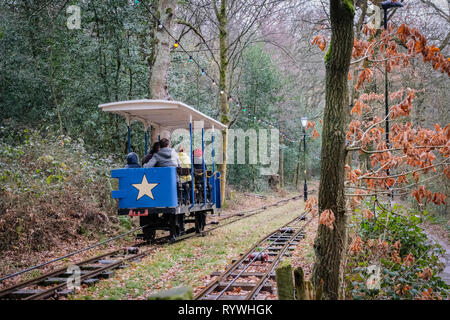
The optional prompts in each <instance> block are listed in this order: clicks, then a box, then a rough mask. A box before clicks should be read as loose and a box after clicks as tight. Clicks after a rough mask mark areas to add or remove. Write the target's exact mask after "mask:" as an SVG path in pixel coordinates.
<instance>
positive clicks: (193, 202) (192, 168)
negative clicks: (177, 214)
mask: <svg viewBox="0 0 450 320" xmlns="http://www.w3.org/2000/svg"><path fill="white" fill-rule="evenodd" d="M189 133H190V136H191V181H192V182H191V183H192V188H191V203H192V204H191V206H190V207H189V208H192V207H193V206H194V204H195V192H194V188H195V183H194V150H192V148H193V146H192V121H191V122H190V123H189Z"/></svg>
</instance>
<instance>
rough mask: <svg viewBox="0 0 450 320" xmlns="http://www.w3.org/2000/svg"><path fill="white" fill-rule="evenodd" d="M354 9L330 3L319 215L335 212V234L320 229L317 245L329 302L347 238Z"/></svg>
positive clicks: (343, 1)
mask: <svg viewBox="0 0 450 320" xmlns="http://www.w3.org/2000/svg"><path fill="white" fill-rule="evenodd" d="M354 12H355V10H354V7H353V2H352V1H351V0H330V18H331V32H332V33H331V43H330V48H329V52H328V53H327V55H326V58H325V64H326V104H325V114H324V126H323V134H322V163H321V168H320V187H319V212H322V211H324V210H325V209H331V210H332V211H333V212H334V215H335V223H334V228H333V230H331V229H329V228H328V227H326V226H324V225H319V228H318V234H317V237H316V239H315V242H314V249H315V253H316V263H315V265H314V270H313V281H314V286H315V287H318V286H319V285H321V283H322V282H323V284H324V295H325V298H327V299H338V297H339V267H340V262H341V258H342V248H343V246H344V236H345V224H346V215H345V199H344V178H345V175H344V172H345V171H344V165H345V157H346V150H345V129H346V124H347V103H348V85H347V74H348V71H349V65H350V58H351V53H352V48H353V17H354Z"/></svg>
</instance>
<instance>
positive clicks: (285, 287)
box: [275, 260, 294, 300]
mask: <svg viewBox="0 0 450 320" xmlns="http://www.w3.org/2000/svg"><path fill="white" fill-rule="evenodd" d="M275 275H276V281H277V293H278V300H294V282H293V279H292V266H291V262H290V261H289V260H282V261H281V262H280V263H279V264H278V266H277V267H276V268H275Z"/></svg>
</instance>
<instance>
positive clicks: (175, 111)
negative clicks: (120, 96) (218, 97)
mask: <svg viewBox="0 0 450 320" xmlns="http://www.w3.org/2000/svg"><path fill="white" fill-rule="evenodd" d="M99 108H101V109H102V110H103V111H105V112H112V113H116V114H120V115H122V116H124V117H125V118H126V119H127V121H132V120H136V121H140V122H142V123H143V124H144V126H150V125H152V126H155V125H156V126H159V127H162V128H165V129H167V130H175V129H189V121H190V119H191V116H192V122H194V121H203V122H204V128H205V129H210V128H212V127H214V128H216V129H219V130H223V129H226V128H227V127H226V126H225V125H224V124H223V123H221V122H219V121H217V120H214V119H213V118H211V117H208V116H207V115H206V114H204V113H201V112H200V111H197V110H195V109H194V108H192V107H190V106H188V105H186V104H184V103H182V102H179V101H171V100H147V99H144V100H129V101H118V102H111V103H104V104H100V105H99Z"/></svg>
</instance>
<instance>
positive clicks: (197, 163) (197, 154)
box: [194, 148, 206, 170]
mask: <svg viewBox="0 0 450 320" xmlns="http://www.w3.org/2000/svg"><path fill="white" fill-rule="evenodd" d="M205 168H206V163H205ZM194 169H197V170H203V151H202V149H200V148H197V149H195V150H194Z"/></svg>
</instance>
